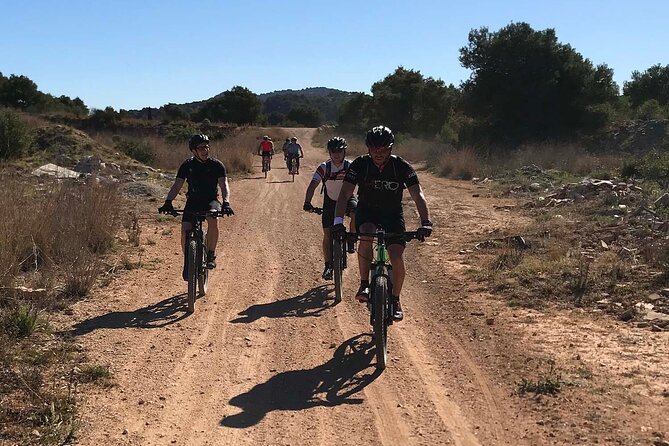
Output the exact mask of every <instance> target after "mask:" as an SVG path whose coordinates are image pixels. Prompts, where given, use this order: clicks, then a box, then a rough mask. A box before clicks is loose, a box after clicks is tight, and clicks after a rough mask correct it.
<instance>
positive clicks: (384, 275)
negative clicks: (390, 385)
mask: <svg viewBox="0 0 669 446" xmlns="http://www.w3.org/2000/svg"><path fill="white" fill-rule="evenodd" d="M346 237H352V238H356V239H357V238H359V237H372V238H375V239H377V243H376V248H375V250H374V251H373V252H374V254H373V258H372V259H370V271H371V273H372V276H371V280H370V282H369V285H370V293H369V299H368V300H367V308H368V309H369V322H370V324H371V325H372V328H373V334H374V343H375V344H376V359H377V364H376V367H377V368H378V369H381V370H383V369H385V368H386V363H387V359H388V326H389V325H392V323H393V319H392V314H393V311H394V308H393V302H392V299H391V296H392V290H393V283H392V268H393V267H392V264H391V263H390V255H389V253H388V249H387V247H386V239H388V238H396V237H401V238H403V239H404V240H406V241H409V240H413V239H416V238H418V234H417V232H402V233H399V234H394V233H386V232H385V231H384V230H383V229H382V228H381V227H378V228H377V230H376V232H371V233H348V234H347V235H346ZM358 252H359V251H358Z"/></svg>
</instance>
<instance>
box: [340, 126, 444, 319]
mask: <svg viewBox="0 0 669 446" xmlns="http://www.w3.org/2000/svg"><path fill="white" fill-rule="evenodd" d="M394 142H395V137H394V135H393V132H392V131H391V130H390V129H389V128H388V127H384V126H378V127H374V128H373V129H371V130H369V131H368V132H367V136H366V139H365V144H366V145H367V148H368V154H367V155H363V156H359V157H358V158H356V159H355V160H353V162H352V163H351V166H350V167H349V169H348V171H347V173H346V177H344V184H343V186H342V189H341V192H340V193H339V198H338V199H337V206H336V209H335V219H334V225H333V226H332V234H333V235H334V234H336V233H339V234H342V233H343V232H345V227H344V224H343V217H344V213H345V211H346V202H347V201H348V199H349V197H351V195H353V191H354V190H355V187H356V186H357V187H358V207H357V210H356V213H355V223H356V226H357V230H358V232H375V231H376V225H381V226H382V227H383V229H384V230H385V231H386V232H404V231H405V226H404V212H403V210H402V193H403V191H404V189H407V190H408V191H409V195H411V198H412V199H413V201H414V202H415V203H416V209H417V210H418V214H419V215H420V219H421V227H420V228H419V229H418V232H419V236H420V240H421V241H423V240H424V239H425V237H429V236H430V234H431V233H432V222H431V221H430V215H429V210H428V208H427V202H426V201H425V196H424V195H423V190H422V189H421V187H420V183H419V182H418V176H417V175H416V171H415V170H414V169H413V167H411V165H410V164H409V163H407V162H406V161H405V160H403V159H402V158H400V157H398V156H395V155H392V154H391V151H392V148H393V143H394ZM387 244H388V254H389V256H390V263H391V264H392V266H393V272H392V283H393V296H392V299H393V301H394V314H393V315H392V316H393V319H394V320H396V321H401V320H402V319H403V318H404V312H403V311H402V306H401V304H400V293H401V291H402V285H403V284H404V276H405V274H406V270H405V267H404V258H403V255H404V247H405V246H406V242H405V241H404V240H402V239H396V238H395V239H394V238H388V239H387ZM371 258H372V239H371V238H369V237H362V238H361V239H360V244H359V246H358V267H359V269H360V288H359V289H358V292H357V294H356V298H357V299H358V300H359V301H361V302H366V301H367V299H368V298H369V270H370V262H369V259H371Z"/></svg>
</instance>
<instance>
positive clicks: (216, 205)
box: [181, 198, 221, 223]
mask: <svg viewBox="0 0 669 446" xmlns="http://www.w3.org/2000/svg"><path fill="white" fill-rule="evenodd" d="M209 209H215V210H217V211H220V210H221V202H220V201H218V200H213V201H206V200H193V199H190V198H188V199H186V206H184V211H190V212H203V211H208V210H209ZM181 221H182V222H184V223H193V222H194V221H195V216H194V215H191V214H186V213H185V212H184V214H183V216H182V218H181Z"/></svg>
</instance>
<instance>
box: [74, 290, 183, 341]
mask: <svg viewBox="0 0 669 446" xmlns="http://www.w3.org/2000/svg"><path fill="white" fill-rule="evenodd" d="M186 309H187V307H186V294H184V293H182V294H177V295H175V296H172V297H168V298H167V299H164V300H162V301H160V302H158V303H155V304H151V305H149V306H146V307H144V308H139V309H137V310H134V311H113V312H111V313H107V314H103V315H100V316H95V317H93V318H90V319H86V320H84V321H81V322H78V323H76V324H75V325H74V326H73V327H72V330H71V331H70V332H69V333H68V334H71V335H72V336H81V335H85V334H88V333H90V332H92V331H95V330H98V329H101V328H130V327H134V328H161V327H165V326H167V325H171V324H173V323H175V322H179V321H180V320H182V319H184V318H186V317H188V316H189V314H188V313H187V312H186Z"/></svg>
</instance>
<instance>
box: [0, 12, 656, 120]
mask: <svg viewBox="0 0 669 446" xmlns="http://www.w3.org/2000/svg"><path fill="white" fill-rule="evenodd" d="M0 11H1V13H0V72H2V73H3V74H4V75H5V76H8V75H10V74H17V75H18V74H22V75H26V76H28V77H29V78H31V79H32V80H33V81H35V82H36V83H37V85H38V87H39V89H40V90H41V91H44V92H46V93H51V94H53V95H56V96H60V95H62V94H65V95H68V96H70V97H72V98H74V97H77V96H78V97H80V98H81V99H82V100H83V101H84V102H85V103H86V105H88V106H89V107H95V108H104V107H105V106H108V105H111V106H112V107H114V108H115V109H117V110H118V109H120V108H125V109H136V108H141V107H144V106H151V107H159V106H161V105H164V104H166V103H168V102H176V103H184V102H192V101H196V100H203V99H207V98H210V97H211V96H214V95H216V94H218V93H220V92H223V91H225V90H228V89H230V88H232V87H233V86H235V85H241V86H243V87H247V88H249V89H250V90H252V91H253V92H255V93H258V94H260V93H267V92H270V91H274V90H283V89H301V88H305V87H330V88H338V89H341V90H347V91H363V92H369V91H370V88H371V86H372V84H373V83H374V82H376V81H378V80H381V79H383V78H384V77H385V76H387V75H388V74H390V73H392V72H393V71H394V70H395V69H396V68H397V67H398V66H400V65H402V66H404V67H405V68H407V69H414V70H419V71H420V72H421V73H422V74H423V75H425V76H430V77H433V78H438V79H442V80H444V81H445V82H447V83H453V84H455V85H458V84H459V83H460V82H461V81H462V80H464V79H466V78H468V76H469V71H468V70H465V69H464V68H463V67H462V66H460V63H459V61H458V56H459V51H458V50H459V49H460V48H461V47H463V46H465V45H466V44H467V35H468V33H469V31H470V30H471V29H472V28H480V27H482V26H487V27H488V28H489V29H490V30H491V31H497V30H498V29H500V28H501V27H503V26H505V25H507V24H509V23H511V22H527V23H529V24H530V25H531V26H532V27H533V28H534V29H536V30H540V29H546V28H554V29H555V30H556V33H557V36H558V39H559V40H560V41H561V42H563V43H569V44H571V45H572V46H573V47H574V48H575V49H576V50H577V51H578V52H580V53H581V54H582V55H583V56H585V57H587V58H588V59H590V60H591V61H592V62H593V63H595V64H600V63H606V64H608V65H609V66H610V67H611V68H613V69H614V72H615V80H616V82H618V84H619V85H620V86H621V87H622V84H623V82H624V81H626V80H629V78H630V75H631V73H632V71H634V70H639V71H644V70H646V69H647V68H649V67H650V66H652V65H654V64H657V63H660V64H662V65H667V64H669V44H668V43H669V26H668V23H669V0H637V1H626V2H614V1H603V0H579V1H576V0H567V1H543V0H508V1H503V0H469V1H462V0H460V1H448V0H425V1H422V0H411V1H410V0H402V1H399V0H386V1H377V0H335V1H330V2H321V1H318V0H311V1H307V0H283V1H282V0H279V1H276V0H275V1H260V0H245V1H240V0H227V1H225V0H220V1H213V0H208V1H197V0H195V1H190V2H187V1H181V0H162V1H158V0H132V1H127V0H119V1H106V2H103V1H95V0H87V1H82V0H62V1H55V0H48V1H47V0H42V1H37V0H22V1H17V0H0Z"/></svg>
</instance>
